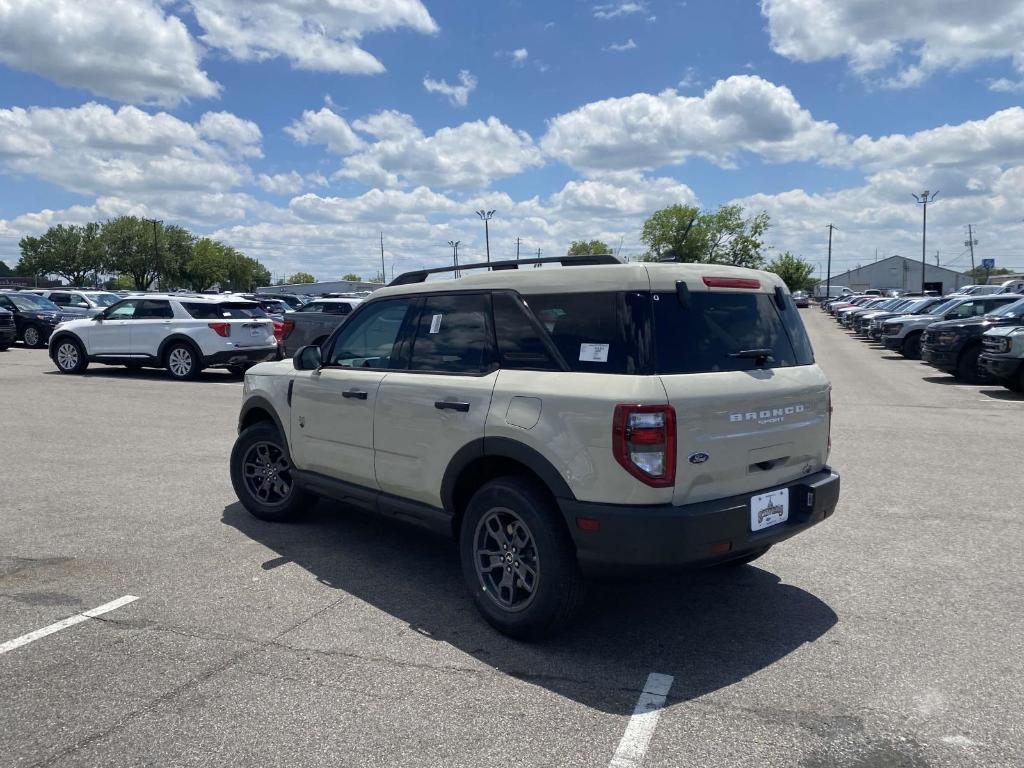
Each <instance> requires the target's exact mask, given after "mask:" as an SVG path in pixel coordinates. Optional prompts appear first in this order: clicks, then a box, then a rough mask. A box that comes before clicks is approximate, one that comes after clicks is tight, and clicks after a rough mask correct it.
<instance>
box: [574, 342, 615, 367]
mask: <svg viewBox="0 0 1024 768" xmlns="http://www.w3.org/2000/svg"><path fill="white" fill-rule="evenodd" d="M608 346H609V345H608V344H580V360H582V361H584V362H587V363H607V362H608Z"/></svg>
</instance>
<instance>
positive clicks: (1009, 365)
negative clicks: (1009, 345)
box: [978, 352, 1024, 379]
mask: <svg viewBox="0 0 1024 768" xmlns="http://www.w3.org/2000/svg"><path fill="white" fill-rule="evenodd" d="M978 365H979V366H980V367H981V368H982V370H984V371H985V372H986V373H988V374H989V375H990V376H993V377H995V378H997V379H1011V378H1013V377H1014V376H1016V375H1017V371H1019V370H1020V368H1021V366H1022V365H1024V360H1021V359H1020V358H1019V357H993V356H992V355H989V354H987V353H985V352H982V353H981V356H980V357H979V358H978Z"/></svg>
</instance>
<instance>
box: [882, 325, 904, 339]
mask: <svg viewBox="0 0 1024 768" xmlns="http://www.w3.org/2000/svg"><path fill="white" fill-rule="evenodd" d="M883 330H884V331H885V335H886V336H892V335H893V334H894V333H899V332H900V331H902V330H903V324H902V323H893V324H891V325H887V326H885V327H884V329H883Z"/></svg>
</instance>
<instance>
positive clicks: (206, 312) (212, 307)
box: [181, 301, 220, 320]
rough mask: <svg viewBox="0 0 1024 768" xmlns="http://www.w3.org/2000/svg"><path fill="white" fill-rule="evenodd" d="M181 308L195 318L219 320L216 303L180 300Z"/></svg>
mask: <svg viewBox="0 0 1024 768" xmlns="http://www.w3.org/2000/svg"><path fill="white" fill-rule="evenodd" d="M181 306H182V308H183V309H184V310H185V311H186V312H188V313H189V315H191V316H192V317H194V318H195V319H196V320H219V319H220V309H219V308H218V307H217V305H216V304H205V303H204V304H200V303H198V302H196V303H190V302H184V301H183V302H182V303H181Z"/></svg>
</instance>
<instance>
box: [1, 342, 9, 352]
mask: <svg viewBox="0 0 1024 768" xmlns="http://www.w3.org/2000/svg"><path fill="white" fill-rule="evenodd" d="M9 346H10V344H0V352H6V351H7V348H8V347H9Z"/></svg>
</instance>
